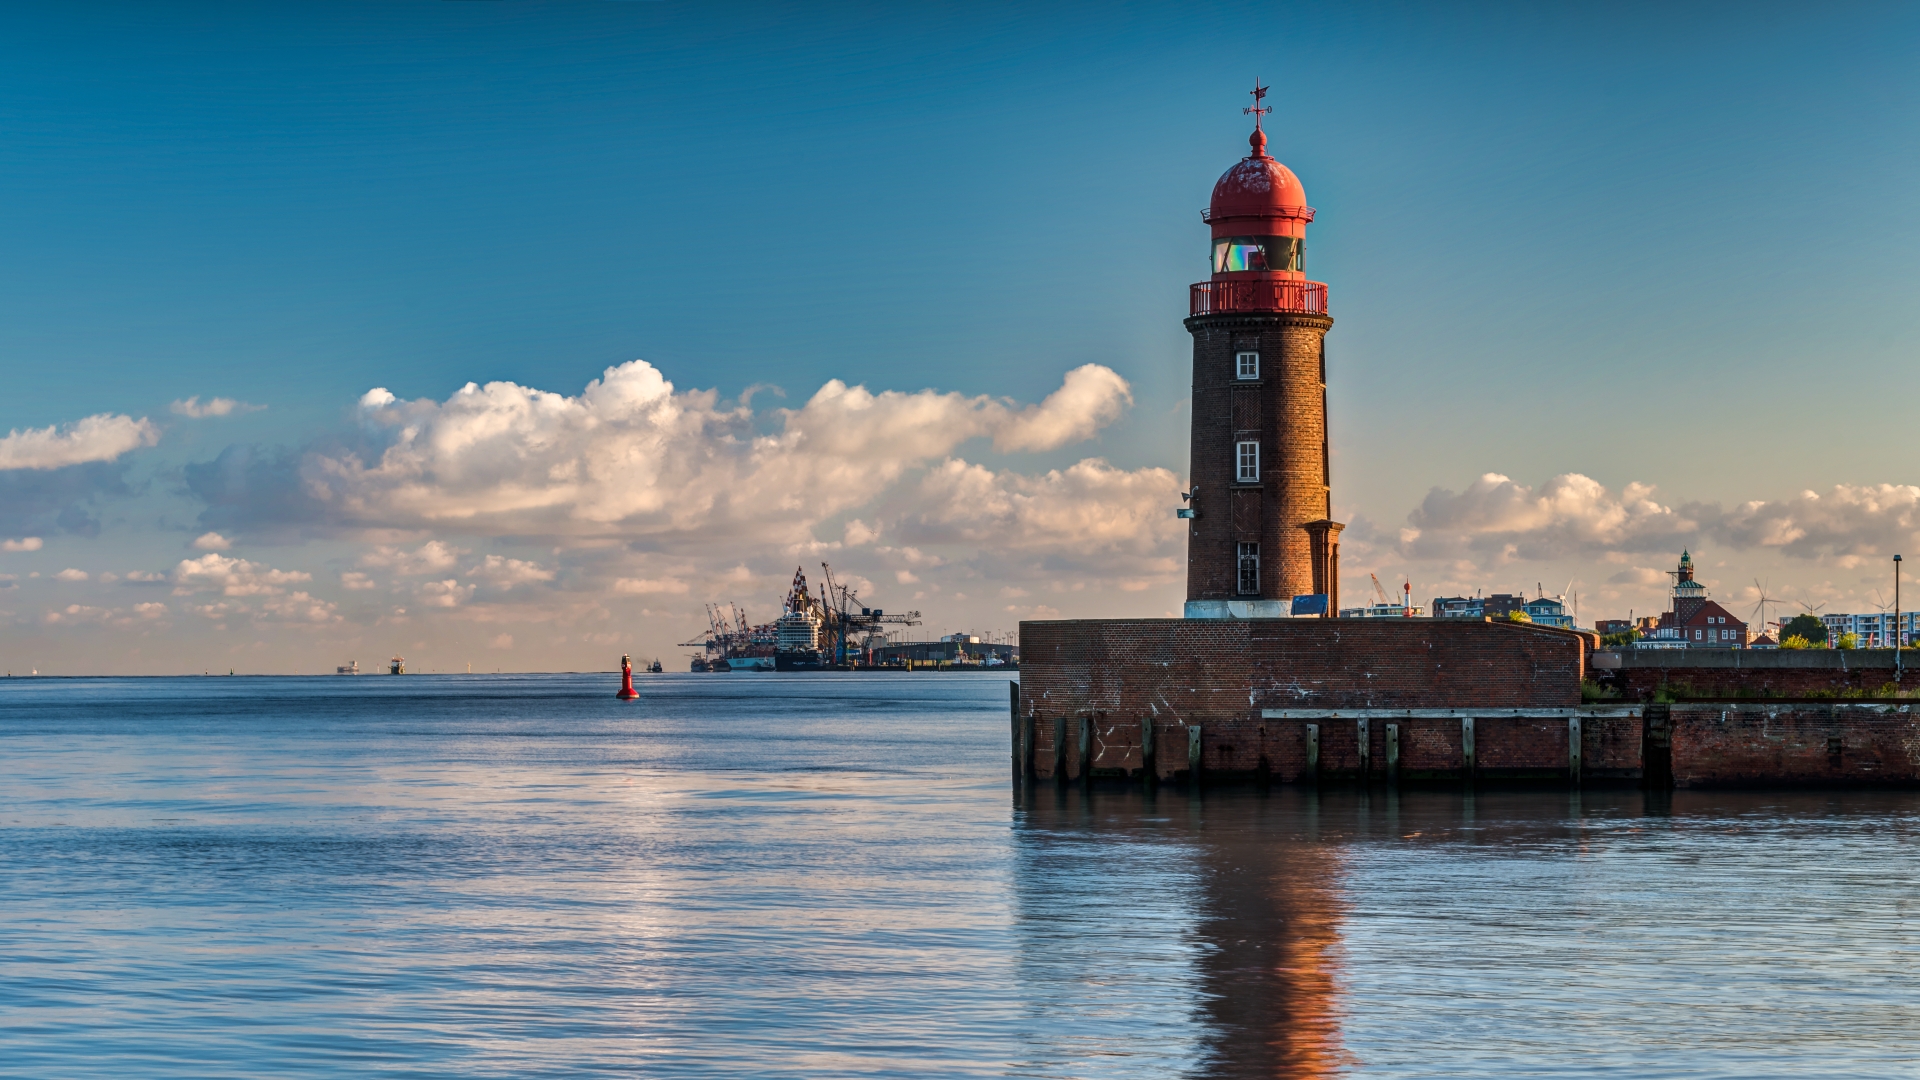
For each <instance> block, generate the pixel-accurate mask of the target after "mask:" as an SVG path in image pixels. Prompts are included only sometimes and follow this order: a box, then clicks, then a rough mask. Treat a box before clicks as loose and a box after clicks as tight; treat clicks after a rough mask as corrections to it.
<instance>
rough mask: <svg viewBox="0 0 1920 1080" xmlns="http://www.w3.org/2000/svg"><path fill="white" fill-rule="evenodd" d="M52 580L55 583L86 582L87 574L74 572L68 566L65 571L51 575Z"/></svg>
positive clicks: (78, 571) (80, 571)
mask: <svg viewBox="0 0 1920 1080" xmlns="http://www.w3.org/2000/svg"><path fill="white" fill-rule="evenodd" d="M53 579H54V580H55V581H85V580H87V572H86V571H85V570H75V569H74V568H73V567H71V566H69V567H67V568H66V569H65V570H62V571H60V572H59V573H57V574H55V575H53Z"/></svg>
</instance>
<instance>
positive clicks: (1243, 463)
mask: <svg viewBox="0 0 1920 1080" xmlns="http://www.w3.org/2000/svg"><path fill="white" fill-rule="evenodd" d="M1234 456H1235V458H1236V461H1237V465H1236V467H1235V469H1234V473H1233V476H1234V479H1235V480H1237V481H1238V482H1240V483H1242V484H1257V483H1259V482H1260V443H1259V440H1257V439H1249V440H1247V441H1245V442H1242V443H1240V444H1238V446H1237V447H1236V449H1235V455H1234Z"/></svg>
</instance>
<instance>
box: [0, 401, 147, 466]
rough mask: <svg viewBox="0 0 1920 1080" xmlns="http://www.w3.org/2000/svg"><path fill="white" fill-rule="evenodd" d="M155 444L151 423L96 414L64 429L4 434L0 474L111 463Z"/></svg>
mask: <svg viewBox="0 0 1920 1080" xmlns="http://www.w3.org/2000/svg"><path fill="white" fill-rule="evenodd" d="M159 441H160V428H159V425H157V424H155V423H153V422H152V421H151V420H148V419H146V418H144V417H142V418H141V419H139V420H135V419H134V418H133V417H131V416H116V415H112V414H109V413H100V414H98V415H95V416H89V417H87V418H85V419H83V420H77V421H75V422H74V423H71V424H68V425H67V426H66V427H65V428H64V429H62V428H60V427H59V426H58V425H54V424H49V425H47V426H46V427H43V428H27V429H26V430H24V431H23V430H20V429H15V430H13V431H10V432H8V433H7V435H6V437H5V438H0V470H4V469H59V468H64V467H66V466H68V465H84V464H86V463H87V462H90V461H112V460H113V459H114V458H117V457H119V456H120V455H122V454H124V453H127V452H128V451H130V450H138V449H140V448H141V447H143V446H152V445H153V444H155V443H157V442H159Z"/></svg>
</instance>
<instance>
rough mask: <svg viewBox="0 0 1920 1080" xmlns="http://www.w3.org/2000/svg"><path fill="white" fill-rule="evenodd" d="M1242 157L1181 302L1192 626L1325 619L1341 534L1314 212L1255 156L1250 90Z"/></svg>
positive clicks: (1261, 151)
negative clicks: (1206, 268)
mask: <svg viewBox="0 0 1920 1080" xmlns="http://www.w3.org/2000/svg"><path fill="white" fill-rule="evenodd" d="M1252 94H1253V102H1254V103H1253V106H1252V107H1251V108H1248V109H1246V110H1245V111H1246V112H1248V113H1250V114H1252V115H1253V118H1254V127H1253V134H1252V135H1251V136H1250V137H1249V138H1248V140H1247V141H1248V144H1249V146H1250V148H1251V150H1252V153H1250V154H1248V155H1247V156H1246V157H1245V158H1243V159H1241V161H1240V162H1239V163H1238V164H1236V165H1234V166H1233V167H1232V168H1231V169H1228V170H1227V171H1226V173H1225V175H1223V176H1221V177H1220V180H1219V182H1218V183H1216V184H1214V186H1213V199H1212V201H1211V202H1210V203H1209V205H1208V206H1207V209H1205V210H1203V211H1201V215H1200V216H1201V220H1202V221H1204V222H1206V224H1207V226H1208V228H1209V230H1210V231H1211V233H1212V248H1211V252H1210V267H1211V276H1210V277H1209V278H1208V280H1206V281H1202V282H1198V283H1196V284H1195V285H1193V287H1192V289H1191V290H1190V292H1191V295H1190V305H1191V307H1190V315H1189V317H1188V318H1187V320H1186V326H1187V330H1188V331H1189V332H1190V333H1192V334H1193V439H1192V459H1191V463H1190V471H1189V474H1188V475H1189V477H1190V478H1191V481H1192V490H1191V491H1189V492H1188V493H1187V494H1188V497H1189V499H1190V506H1189V508H1188V510H1187V511H1185V512H1183V513H1182V514H1181V516H1182V517H1183V518H1187V519H1188V532H1187V603H1186V616H1187V618H1190V619H1225V618H1271V617H1276V616H1282V615H1289V614H1296V613H1297V614H1323V615H1327V616H1331V615H1333V614H1334V613H1335V612H1336V611H1337V610H1338V609H1339V602H1340V596H1339V590H1340V585H1339V566H1340V554H1339V551H1340V539H1339V538H1340V530H1341V529H1342V528H1344V526H1343V525H1341V524H1340V523H1339V522H1336V521H1334V520H1332V518H1333V502H1332V478H1331V476H1330V470H1329V461H1328V454H1327V352H1326V335H1327V331H1328V330H1329V329H1331V328H1332V326H1333V319H1332V318H1330V317H1329V316H1328V315H1327V287H1326V285H1325V284H1323V283H1321V282H1318V281H1310V280H1308V278H1307V242H1306V241H1307V225H1308V224H1309V223H1310V222H1312V221H1313V208H1312V207H1310V206H1308V205H1307V196H1306V191H1305V189H1303V188H1302V187H1301V185H1300V179H1299V177H1297V176H1295V175H1294V174H1293V170H1291V169H1289V168H1287V167H1286V166H1285V165H1282V164H1281V163H1280V162H1278V161H1276V160H1274V159H1273V158H1271V157H1269V156H1268V155H1267V135H1266V131H1265V130H1264V125H1263V124H1262V123H1261V120H1262V118H1263V117H1264V116H1265V115H1266V114H1268V113H1271V112H1272V111H1273V110H1272V107H1271V106H1268V105H1265V104H1264V100H1265V98H1266V94H1267V87H1264V86H1259V85H1257V84H1256V85H1255V87H1254V89H1253V91H1252Z"/></svg>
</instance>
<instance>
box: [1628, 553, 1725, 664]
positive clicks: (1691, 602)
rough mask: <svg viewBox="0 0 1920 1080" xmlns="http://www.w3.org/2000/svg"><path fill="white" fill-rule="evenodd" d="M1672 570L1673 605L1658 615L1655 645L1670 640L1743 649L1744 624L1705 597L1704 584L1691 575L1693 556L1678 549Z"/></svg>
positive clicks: (1692, 645) (1696, 646) (1699, 646)
mask: <svg viewBox="0 0 1920 1080" xmlns="http://www.w3.org/2000/svg"><path fill="white" fill-rule="evenodd" d="M1672 574H1673V609H1672V610H1671V611H1668V612H1666V613H1665V614H1663V615H1661V616H1660V625H1659V627H1658V628H1657V629H1656V630H1655V631H1654V633H1653V637H1652V642H1653V644H1655V645H1660V644H1667V643H1672V644H1673V645H1685V646H1686V647H1687V648H1690V649H1744V648H1746V647H1747V624H1746V623H1744V622H1742V621H1741V620H1740V619H1739V618H1737V617H1736V616H1735V615H1734V614H1733V613H1732V612H1731V611H1728V610H1727V609H1726V608H1723V607H1721V606H1720V605H1719V604H1717V603H1715V602H1713V601H1712V600H1709V599H1707V588H1706V586H1704V585H1702V584H1700V583H1699V582H1697V581H1695V580H1694V579H1693V556H1692V555H1691V554H1690V553H1688V552H1685V551H1683V552H1681V553H1680V568H1679V569H1678V570H1674V571H1672Z"/></svg>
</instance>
